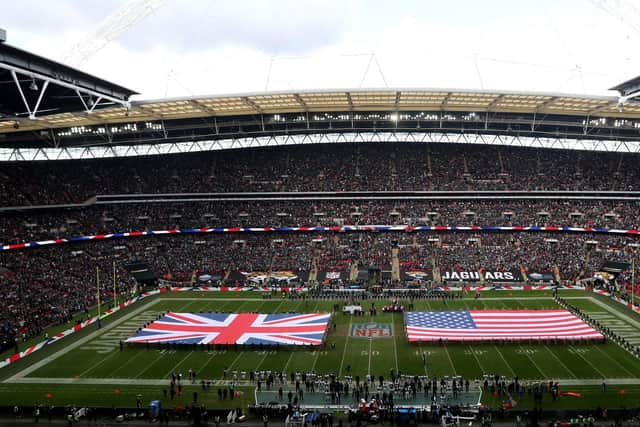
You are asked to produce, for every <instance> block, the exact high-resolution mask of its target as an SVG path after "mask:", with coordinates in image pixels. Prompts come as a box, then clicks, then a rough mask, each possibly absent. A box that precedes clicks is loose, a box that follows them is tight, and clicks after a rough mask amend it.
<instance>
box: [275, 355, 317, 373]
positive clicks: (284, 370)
mask: <svg viewBox="0 0 640 427" xmlns="http://www.w3.org/2000/svg"><path fill="white" fill-rule="evenodd" d="M292 357H293V351H290V352H289V358H288V359H287V363H285V364H284V368H282V372H285V373H286V372H287V368H288V367H289V363H290V362H291V358H292ZM312 370H313V369H312Z"/></svg>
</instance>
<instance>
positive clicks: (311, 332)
mask: <svg viewBox="0 0 640 427" xmlns="http://www.w3.org/2000/svg"><path fill="white" fill-rule="evenodd" d="M329 318H330V314H329V313H306V314H300V313H294V314H256V313H240V314H224V313H197V314H196V313H167V314H166V315H164V316H162V317H161V318H160V319H158V320H156V321H155V322H153V323H151V324H149V325H147V326H146V327H145V328H143V329H141V330H140V331H138V333H137V334H136V335H135V336H133V337H131V338H129V339H127V342H131V343H176V344H264V345H276V344H284V345H320V344H322V340H323V339H324V334H325V331H326V330H327V324H328V323H329Z"/></svg>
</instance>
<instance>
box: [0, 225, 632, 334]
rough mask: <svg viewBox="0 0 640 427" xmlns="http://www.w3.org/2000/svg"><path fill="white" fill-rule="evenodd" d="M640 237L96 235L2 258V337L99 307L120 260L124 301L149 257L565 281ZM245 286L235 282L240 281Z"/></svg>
mask: <svg viewBox="0 0 640 427" xmlns="http://www.w3.org/2000/svg"><path fill="white" fill-rule="evenodd" d="M634 242H635V240H634V238H633V236H619V237H616V236H608V235H582V234H556V233H554V234H548V233H523V232H520V233H463V232H457V233H446V232H442V233H345V234H322V233H269V234H262V233H260V234H253V233H243V234H231V235H185V236H158V237H139V238H129V239H120V240H108V241H90V242H86V243H75V244H67V245H61V246H55V247H44V248H39V249H30V250H22V251H8V252H5V253H2V255H1V256H0V296H1V297H2V298H3V301H4V302H5V306H4V307H5V308H4V310H2V312H1V313H0V327H1V332H0V335H1V336H2V339H0V341H2V340H6V339H7V337H10V336H13V335H15V334H17V335H18V336H19V337H21V336H22V335H23V334H24V336H25V338H26V337H29V336H31V335H34V334H39V333H40V331H41V330H42V329H43V328H44V327H46V326H48V325H51V324H57V323H63V322H65V321H68V320H69V319H70V318H71V316H72V315H73V314H74V313H78V312H82V311H83V310H85V309H86V308H87V307H89V306H92V305H94V304H95V303H96V287H95V269H96V266H98V267H99V268H100V270H101V271H102V274H103V277H104V278H103V284H102V290H101V291H102V298H101V299H102V301H110V300H112V299H113V294H112V293H113V285H112V283H111V281H112V269H113V266H114V263H115V268H116V278H117V282H118V284H117V289H118V290H119V292H120V293H121V294H122V296H121V298H124V297H125V296H128V295H130V294H131V293H132V292H133V291H134V290H135V287H136V282H135V280H134V279H133V278H132V277H131V276H130V274H129V273H128V272H127V271H126V269H125V268H124V265H125V264H126V263H127V262H129V261H143V262H146V263H147V264H148V265H149V267H150V269H151V271H152V272H153V273H154V274H155V275H156V276H157V277H159V278H164V279H167V280H170V281H176V282H185V281H186V282H189V281H191V280H192V279H193V278H194V277H197V276H199V275H200V274H204V273H207V274H216V275H218V277H220V279H221V280H225V279H228V280H235V281H237V280H238V277H239V276H238V275H232V274H231V273H232V272H241V271H245V272H255V271H265V272H267V271H280V270H291V271H294V272H296V271H305V272H309V271H310V270H311V269H312V268H313V265H314V263H315V266H316V268H317V270H318V271H320V272H327V271H340V272H345V273H347V272H349V270H350V268H351V266H352V265H356V266H359V267H360V268H363V269H367V268H369V267H370V266H375V267H377V268H380V269H381V270H383V271H385V270H390V268H391V263H392V261H391V260H392V247H397V248H398V259H399V262H400V266H401V269H402V271H409V270H415V269H418V270H426V271H432V270H433V271H438V270H439V271H441V272H442V271H481V270H488V271H501V270H504V271H521V272H523V273H525V274H527V272H551V273H552V274H554V276H555V277H556V278H557V279H560V280H562V281H564V280H568V281H575V280H579V279H584V278H589V277H592V276H593V273H595V272H597V271H599V269H600V267H601V266H602V265H603V264H604V262H605V261H609V260H619V261H627V262H628V261H629V260H630V257H631V256H634V254H632V253H630V252H629V250H630V249H635V248H634V247H633V246H630V245H629V244H630V243H634ZM240 284H242V283H241V282H238V283H235V285H240Z"/></svg>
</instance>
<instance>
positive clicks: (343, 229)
mask: <svg viewBox="0 0 640 427" xmlns="http://www.w3.org/2000/svg"><path fill="white" fill-rule="evenodd" d="M389 231H391V232H442V231H472V232H548V233H552V232H560V233H599V234H615V235H633V236H638V235H640V230H633V229H631V230H624V229H616V228H601V227H550V226H547V227H543V226H529V227H525V226H512V227H499V226H492V225H489V226H475V225H474V226H445V225H436V226H430V225H418V226H411V225H344V226H332V227H215V228H182V229H172V230H147V231H128V232H124V233H111V234H97V235H93V236H75V237H68V238H63V239H54V240H40V241H36V242H23V243H13V244H7V245H2V246H0V251H9V250H15V249H26V248H37V247H42V246H50V245H60V244H64V243H73V242H85V241H91V240H107V239H122V238H127V237H141V236H165V235H175V234H210V233H213V234H225V233H296V232H298V233H330V232H331V233H348V232H389Z"/></svg>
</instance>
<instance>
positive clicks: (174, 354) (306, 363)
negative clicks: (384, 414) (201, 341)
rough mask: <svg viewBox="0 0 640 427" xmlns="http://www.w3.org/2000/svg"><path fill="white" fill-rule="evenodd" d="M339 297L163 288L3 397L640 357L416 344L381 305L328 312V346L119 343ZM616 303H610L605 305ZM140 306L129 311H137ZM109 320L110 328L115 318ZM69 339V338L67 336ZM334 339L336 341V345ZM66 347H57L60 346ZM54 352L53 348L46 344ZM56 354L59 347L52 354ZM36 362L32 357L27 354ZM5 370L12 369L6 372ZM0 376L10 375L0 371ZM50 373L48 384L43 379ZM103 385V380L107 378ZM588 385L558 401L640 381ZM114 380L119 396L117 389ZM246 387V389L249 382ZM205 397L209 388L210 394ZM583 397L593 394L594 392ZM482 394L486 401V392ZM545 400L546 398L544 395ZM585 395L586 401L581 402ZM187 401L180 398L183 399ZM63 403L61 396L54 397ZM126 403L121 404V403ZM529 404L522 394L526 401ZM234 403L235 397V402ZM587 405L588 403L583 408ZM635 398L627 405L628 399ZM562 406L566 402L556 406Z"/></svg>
mask: <svg viewBox="0 0 640 427" xmlns="http://www.w3.org/2000/svg"><path fill="white" fill-rule="evenodd" d="M563 296H565V297H572V298H579V299H572V300H571V301H572V303H573V304H574V305H578V306H580V308H581V309H583V310H584V311H586V312H589V311H593V312H602V311H603V307H602V306H600V305H597V304H596V303H595V302H594V300H593V299H592V298H593V297H592V296H591V295H589V294H585V293H584V292H578V291H575V292H574V291H569V292H564V293H563ZM371 302H374V303H375V305H376V306H377V307H378V309H380V308H381V307H382V305H384V304H386V303H387V302H386V301H379V300H376V301H367V302H364V303H363V307H364V308H365V309H366V308H368V307H369V306H370V304H371ZM334 303H335V301H330V300H309V301H303V300H288V299H281V298H274V299H266V300H265V299H261V298H260V295H259V294H256V293H244V294H218V293H205V292H202V293H198V292H184V293H172V294H165V295H163V296H161V297H157V298H153V299H149V300H147V301H143V302H142V303H141V304H138V305H136V306H134V307H132V308H130V309H128V310H125V311H124V314H121V315H119V316H118V317H114V318H113V319H110V320H107V321H105V322H104V326H105V329H104V330H102V331H98V332H96V330H92V331H90V332H85V333H84V334H83V335H80V334H78V336H77V337H74V338H68V339H66V343H65V345H69V344H72V343H74V342H75V341H76V340H77V339H79V338H82V337H88V336H89V334H91V333H94V332H95V333H96V336H95V337H93V338H91V339H89V340H88V341H87V342H85V343H83V344H81V345H80V346H79V347H78V348H76V349H74V350H72V351H70V352H68V353H66V354H64V355H61V356H59V357H55V358H54V359H53V360H51V361H49V362H48V363H44V364H43V366H41V367H39V368H38V369H35V370H34V371H33V372H29V373H27V375H26V376H27V378H32V380H33V381H37V382H38V383H40V384H17V383H4V384H2V385H1V387H0V401H3V402H7V403H9V404H15V403H19V404H32V403H33V402H35V401H42V400H43V398H44V397H43V396H44V395H45V394H46V393H51V394H52V395H53V396H54V397H53V398H54V399H60V402H69V401H72V402H75V403H78V404H86V405H96V404H100V405H101V406H111V405H114V404H119V403H117V402H115V403H114V400H118V399H119V400H121V401H122V402H131V401H133V402H134V401H135V399H133V400H131V399H130V397H131V396H135V395H136V394H143V396H144V398H145V400H147V399H149V400H151V399H152V398H158V397H160V396H161V395H162V389H163V388H167V386H168V382H169V380H168V378H169V377H170V376H171V374H172V373H174V372H182V373H183V374H186V372H187V371H188V369H190V368H191V369H194V370H195V371H196V372H197V373H198V378H199V379H201V378H205V379H210V380H213V381H215V380H220V379H222V377H223V371H224V369H227V370H228V371H229V372H231V371H234V370H235V371H238V372H241V371H246V372H248V371H251V370H272V371H282V370H284V371H287V372H291V371H305V370H306V371H310V370H315V371H318V372H321V373H330V372H333V373H336V374H338V375H345V374H347V373H348V374H350V375H353V376H355V375H359V376H361V377H364V376H365V375H366V374H372V375H375V376H376V377H377V376H379V375H384V376H385V377H386V378H388V377H389V372H390V370H392V369H393V370H398V371H400V372H402V373H407V374H417V375H424V374H427V375H429V376H431V375H437V376H442V375H462V376H464V377H466V378H470V379H473V378H479V377H481V376H482V375H483V374H501V375H506V376H507V377H511V376H514V375H517V376H518V377H519V378H520V379H521V380H544V379H551V378H553V379H572V380H581V379H598V381H599V379H602V378H606V379H614V378H618V379H638V378H640V363H639V361H638V359H637V358H635V357H633V356H631V355H630V354H629V353H627V352H626V351H624V350H623V349H621V348H620V347H619V346H617V345H616V344H614V343H606V344H595V345H594V344H575V345H570V344H555V345H544V344H525V343H523V344H516V345H487V344H480V345H476V344H471V345H468V344H449V345H447V346H438V345H435V344H420V345H412V344H409V343H408V342H407V341H406V338H405V335H404V327H403V325H404V320H403V316H402V314H390V313H383V314H378V315H377V316H375V318H374V319H371V318H370V317H369V316H363V317H350V316H347V315H343V314H342V313H336V314H335V315H334V321H335V323H336V329H335V331H334V330H333V328H330V332H329V334H328V337H327V345H326V346H324V347H323V348H318V349H283V348H280V349H269V348H265V349H264V350H262V351H261V350H243V349H242V348H238V349H233V348H228V349H219V350H214V351H210V352H207V351H204V350H201V349H179V350H169V349H157V348H153V349H145V348H144V347H125V349H124V351H119V347H118V341H119V340H120V339H123V338H125V337H127V336H129V335H131V334H132V333H133V332H134V331H135V330H136V329H137V327H139V326H141V325H142V324H143V323H144V322H146V321H149V319H150V318H153V317H154V316H157V315H158V314H159V313H161V312H163V311H167V310H172V311H183V312H198V311H227V312H262V313H273V312H291V311H295V312H315V311H332V308H333V304H334ZM414 306H415V310H457V309H501V308H505V309H535V308H556V307H557V305H556V304H555V302H554V301H553V300H552V298H551V295H550V293H546V292H513V293H511V292H506V291H502V292H487V293H485V294H483V295H482V297H481V298H480V299H479V300H477V301H476V300H473V299H472V298H464V299H459V300H454V301H447V302H446V303H445V302H443V301H442V300H416V301H414ZM611 309H612V310H615V307H611ZM136 310H137V311H139V312H138V313H137V314H135V315H133V316H132V317H130V318H127V317H128V316H129V315H130V314H133V313H134V312H135V311H136ZM369 321H374V322H377V323H388V324H391V325H392V328H393V330H394V335H393V337H391V338H382V339H374V340H369V339H362V338H354V337H350V336H349V330H350V325H351V323H366V322H369ZM114 322H115V323H117V325H114V326H115V328H113V329H111V330H108V328H109V325H110V324H112V323H114ZM63 341H65V340H63ZM333 344H335V345H333ZM62 347H64V346H60V345H58V346H57V347H56V351H57V350H58V349H60V348H62ZM45 351H49V352H50V353H49V354H51V353H53V351H50V350H45ZM423 353H424V354H425V355H426V359H427V363H426V364H424V363H423V358H422V355H423ZM54 354H55V353H54ZM33 357H34V359H32V360H33V361H35V360H37V359H36V358H35V356H33ZM28 359H29V358H27V359H26V360H24V361H21V362H20V366H19V367H18V368H15V367H13V369H11V371H10V372H11V374H13V373H15V372H16V371H17V369H24V368H25V367H27V366H28V365H30V364H31V363H32V362H31V361H30V360H28ZM7 372H9V371H7ZM0 376H3V377H5V378H6V377H7V374H5V373H4V372H0ZM70 378H71V379H72V378H79V379H85V380H86V381H89V382H91V381H95V384H51V382H52V381H53V380H52V379H70ZM138 379H140V380H148V381H149V382H153V384H152V385H146V384H147V383H145V385H141V384H140V383H141V382H142V381H138ZM47 381H49V383H48V382H47ZM105 382H106V383H108V384H105ZM589 387H592V388H593V387H596V388H598V390H599V386H588V385H580V386H575V387H571V389H572V390H573V389H576V390H582V389H584V390H585V398H583V399H576V398H562V399H560V400H559V401H557V403H556V402H554V403H553V404H556V405H565V404H566V405H568V406H566V407H575V408H582V407H591V406H590V405H592V404H597V403H599V402H601V401H602V399H604V401H603V402H604V403H602V404H607V403H606V402H610V403H609V404H607V406H609V407H614V406H617V407H622V406H625V405H627V403H628V402H631V399H633V396H636V397H638V395H640V387H639V386H636V385H629V386H624V387H623V386H620V387H618V386H616V387H618V389H621V388H624V389H625V391H626V394H625V395H619V394H616V395H613V393H614V391H613V390H612V391H610V392H607V393H605V394H604V395H597V396H596V394H594V393H592V390H591V389H589ZM115 388H118V389H119V390H120V391H121V394H120V396H115V395H114V393H113V391H114V389H115ZM194 390H198V391H200V390H199V387H196V388H193V390H191V386H189V389H188V390H185V393H184V394H183V396H182V399H186V400H187V401H190V399H191V392H192V391H194ZM247 391H248V389H247ZM199 394H200V396H201V400H202V401H203V402H205V403H206V404H208V405H210V406H211V407H219V406H220V405H222V406H226V407H229V404H230V402H229V401H225V402H220V401H218V400H217V395H215V396H214V393H213V392H208V393H199ZM209 394H210V395H211V396H208V395H209ZM587 396H594V397H593V400H592V399H591V398H590V397H589V398H588V397H587ZM484 399H486V401H487V403H488V404H490V405H491V404H493V405H497V404H499V402H497V401H496V398H495V397H493V396H489V395H485V396H484ZM484 399H483V400H484ZM252 400H253V393H252V392H246V393H244V394H243V397H242V399H241V400H240V402H239V403H241V404H242V405H243V406H245V405H246V404H247V403H249V402H251V401H252ZM547 400H548V402H549V403H550V404H551V401H550V399H547ZM587 402H590V403H587ZM183 403H186V401H185V402H183ZM59 404H61V403H59ZM123 404H124V403H123ZM522 404H523V405H525V406H527V405H530V403H529V404H528V403H527V397H526V396H525V397H524V399H523V403H522ZM234 405H235V403H234ZM582 405H587V406H582ZM629 406H631V404H630V405H629ZM560 407H565V406H560Z"/></svg>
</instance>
